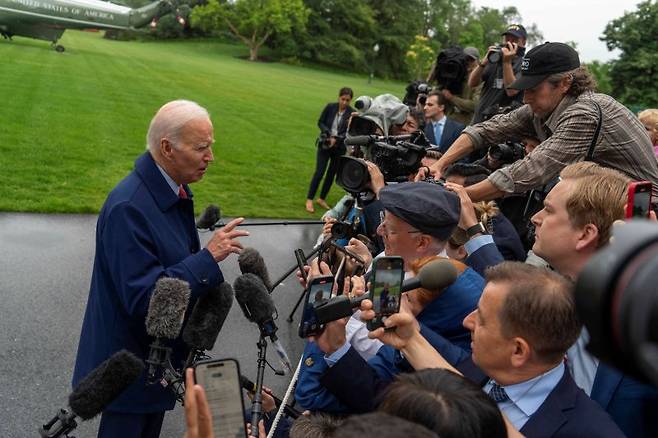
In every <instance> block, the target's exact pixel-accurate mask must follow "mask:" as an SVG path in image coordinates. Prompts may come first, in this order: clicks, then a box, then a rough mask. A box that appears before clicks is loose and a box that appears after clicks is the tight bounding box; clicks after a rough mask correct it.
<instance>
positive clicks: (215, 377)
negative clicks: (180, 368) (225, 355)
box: [194, 359, 247, 438]
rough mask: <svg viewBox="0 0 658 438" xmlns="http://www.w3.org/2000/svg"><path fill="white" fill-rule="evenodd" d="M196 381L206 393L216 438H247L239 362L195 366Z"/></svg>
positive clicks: (205, 361) (215, 361)
mask: <svg viewBox="0 0 658 438" xmlns="http://www.w3.org/2000/svg"><path fill="white" fill-rule="evenodd" d="M194 379H195V380H196V382H197V383H198V384H199V385H201V386H202V387H203V389H204V391H205V392H206V398H207V399H208V405H209V407H210V413H211V414H212V424H213V432H214V434H215V438H236V437H246V436H247V429H246V427H245V424H244V420H245V411H244V404H243V399H242V388H241V386H240V366H239V364H238V361H237V360H235V359H219V360H204V361H201V362H198V363H197V364H196V365H195V366H194Z"/></svg>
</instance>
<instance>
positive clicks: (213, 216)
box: [196, 204, 222, 230]
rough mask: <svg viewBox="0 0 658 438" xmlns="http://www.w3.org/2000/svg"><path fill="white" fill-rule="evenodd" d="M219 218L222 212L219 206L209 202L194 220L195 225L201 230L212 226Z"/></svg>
mask: <svg viewBox="0 0 658 438" xmlns="http://www.w3.org/2000/svg"><path fill="white" fill-rule="evenodd" d="M221 218H222V212H221V210H220V209H219V207H218V206H216V205H213V204H210V205H209V206H207V207H206V209H205V210H204V211H203V213H201V216H199V219H198V220H197V221H196V227H197V228H199V229H202V230H206V229H209V228H212V227H213V226H214V225H215V224H216V223H217V221H219V220H220V219H221Z"/></svg>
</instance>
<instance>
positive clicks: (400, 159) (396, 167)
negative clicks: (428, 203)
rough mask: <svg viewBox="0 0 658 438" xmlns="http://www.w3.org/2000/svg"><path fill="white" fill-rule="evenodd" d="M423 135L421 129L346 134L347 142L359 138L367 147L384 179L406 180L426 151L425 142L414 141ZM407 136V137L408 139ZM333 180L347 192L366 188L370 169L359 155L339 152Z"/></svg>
mask: <svg viewBox="0 0 658 438" xmlns="http://www.w3.org/2000/svg"><path fill="white" fill-rule="evenodd" d="M422 138H424V136H423V135H422V133H417V134H408V135H400V136H390V137H381V136H376V135H369V136H359V137H355V138H353V139H350V138H349V137H348V139H347V143H348V144H354V142H355V140H359V142H360V143H362V144H361V145H362V146H367V147H369V156H370V157H371V161H372V162H373V163H375V164H376V165H377V167H379V169H380V170H381V172H382V173H383V174H384V180H385V181H387V182H393V181H396V182H402V181H406V180H407V178H408V176H409V175H410V174H413V173H416V172H417V171H418V168H419V167H420V162H421V160H422V159H423V157H424V156H425V154H426V148H425V146H423V145H421V144H416V142H420V141H421V140H422ZM409 140H411V141H409ZM337 167H338V169H337V172H336V183H337V184H338V185H339V186H341V187H342V188H344V189H345V190H347V191H348V192H350V193H361V192H366V191H368V190H369V189H368V184H369V183H370V173H369V172H368V165H367V164H366V161H365V160H363V159H360V158H355V157H347V156H343V157H340V158H339V159H338V165H337Z"/></svg>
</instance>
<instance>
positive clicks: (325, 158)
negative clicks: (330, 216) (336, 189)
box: [306, 145, 345, 199]
mask: <svg viewBox="0 0 658 438" xmlns="http://www.w3.org/2000/svg"><path fill="white" fill-rule="evenodd" d="M344 153H345V147H344V146H340V147H339V146H338V145H336V146H335V147H333V148H331V149H322V148H321V147H320V146H318V152H317V154H316V156H315V173H314V174H313V178H311V185H310V187H309V188H308V195H307V196H306V199H313V198H314V197H315V192H317V191H318V186H319V185H320V181H321V180H322V176H323V175H324V172H325V170H327V164H329V170H327V175H326V176H325V177H324V184H322V190H321V191H320V198H322V199H327V195H328V194H329V190H330V189H331V185H332V184H333V183H334V178H335V177H336V165H337V163H338V157H340V156H342V155H343V154H344Z"/></svg>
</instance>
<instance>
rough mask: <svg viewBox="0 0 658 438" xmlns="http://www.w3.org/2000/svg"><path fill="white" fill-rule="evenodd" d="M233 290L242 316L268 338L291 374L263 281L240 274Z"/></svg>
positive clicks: (271, 303)
mask: <svg viewBox="0 0 658 438" xmlns="http://www.w3.org/2000/svg"><path fill="white" fill-rule="evenodd" d="M233 288H234V289H235V299H236V300H237V301H238V304H239V305H240V308H242V311H243V312H244V316H245V317H246V318H247V319H248V320H249V321H251V322H255V323H256V324H258V328H259V330H260V333H261V336H267V337H269V338H270V340H271V341H272V345H274V348H275V350H276V352H277V354H278V355H279V359H280V360H281V363H282V364H283V366H285V367H286V368H287V369H288V370H290V371H291V372H292V365H291V364H290V359H288V354H287V353H286V351H285V350H284V348H283V346H282V345H281V342H279V339H278V338H277V336H276V331H277V326H276V324H274V316H273V315H275V314H277V311H276V308H275V307H274V302H273V301H272V297H271V296H270V294H269V293H268V292H267V289H266V288H265V284H264V283H263V281H262V280H261V279H260V278H259V277H258V276H257V275H255V274H251V273H247V274H242V275H241V276H239V277H238V278H236V279H235V282H234V283H233Z"/></svg>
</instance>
